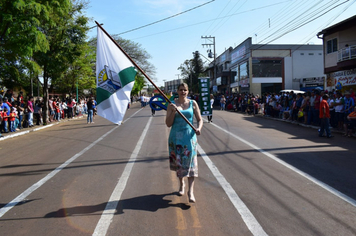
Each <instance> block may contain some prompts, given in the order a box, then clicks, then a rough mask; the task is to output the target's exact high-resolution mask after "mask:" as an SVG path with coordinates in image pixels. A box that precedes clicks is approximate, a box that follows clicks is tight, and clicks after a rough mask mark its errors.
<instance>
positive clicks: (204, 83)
mask: <svg viewBox="0 0 356 236" xmlns="http://www.w3.org/2000/svg"><path fill="white" fill-rule="evenodd" d="M209 90H210V79H209V78H205V77H204V78H199V94H200V96H199V98H200V99H199V108H200V112H201V115H202V116H210V115H211V114H212V113H211V105H210V92H209Z"/></svg>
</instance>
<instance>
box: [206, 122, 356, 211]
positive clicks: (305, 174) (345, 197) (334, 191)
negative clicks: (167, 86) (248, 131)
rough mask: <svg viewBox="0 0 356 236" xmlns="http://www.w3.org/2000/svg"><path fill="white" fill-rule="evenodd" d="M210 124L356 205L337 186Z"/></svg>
mask: <svg viewBox="0 0 356 236" xmlns="http://www.w3.org/2000/svg"><path fill="white" fill-rule="evenodd" d="M210 124H211V125H213V126H215V127H216V128H218V129H220V130H221V131H223V132H225V133H227V134H229V135H230V136H232V137H234V138H236V139H237V140H239V141H241V142H243V143H245V144H247V145H248V146H250V147H252V148H253V149H255V150H257V151H259V152H260V153H262V154H264V155H266V156H267V157H269V158H271V159H272V160H274V161H276V162H278V163H279V164H281V165H283V166H285V167H287V168H289V169H290V170H292V171H294V172H296V173H298V174H299V175H301V176H303V177H304V178H306V179H308V180H310V181H311V182H313V183H315V184H316V185H318V186H320V187H322V188H323V189H325V190H327V191H328V192H330V193H332V194H334V195H335V196H337V197H339V198H340V199H342V200H344V201H345V202H347V203H349V204H351V205H352V206H354V207H356V200H355V199H353V198H351V197H349V196H347V195H346V194H343V193H342V192H340V191H338V190H336V189H335V188H333V187H331V186H329V185H327V184H325V183H324V182H322V181H320V180H318V179H316V178H314V177H313V176H311V175H309V174H307V173H305V172H303V171H301V170H299V169H297V168H295V167H294V166H292V165H290V164H288V163H286V162H284V161H282V160H281V159H279V158H278V157H276V156H275V155H273V154H271V153H269V152H267V151H265V150H263V149H261V148H259V147H257V146H256V145H254V144H252V143H250V142H248V141H246V140H245V139H243V138H241V137H239V136H237V135H235V134H233V133H231V132H229V131H227V130H225V129H223V128H221V127H220V126H218V125H216V124H214V123H210Z"/></svg>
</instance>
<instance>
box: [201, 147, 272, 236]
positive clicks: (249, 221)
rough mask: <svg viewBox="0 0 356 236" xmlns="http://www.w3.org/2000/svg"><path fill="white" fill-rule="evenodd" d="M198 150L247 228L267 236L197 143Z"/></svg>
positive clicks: (254, 233) (254, 232)
mask: <svg viewBox="0 0 356 236" xmlns="http://www.w3.org/2000/svg"><path fill="white" fill-rule="evenodd" d="M198 152H199V154H200V155H201V157H202V158H203V160H204V161H205V163H206V164H207V166H208V167H209V169H210V171H211V172H212V173H213V175H214V176H215V178H216V179H217V181H218V182H219V184H220V185H221V187H222V188H223V189H224V191H225V193H226V195H227V196H228V197H229V199H230V201H231V203H232V204H233V205H234V207H235V208H236V210H237V211H238V212H239V213H240V215H241V217H242V219H243V221H244V222H245V224H246V226H247V228H248V229H249V230H250V232H251V233H252V234H253V235H255V236H267V235H268V234H267V233H266V232H265V231H264V230H263V228H262V226H261V225H260V224H259V223H258V221H257V220H256V218H255V217H254V215H253V214H252V213H251V211H250V210H249V209H248V208H247V206H246V205H245V203H244V202H243V201H242V200H241V198H240V197H239V196H238V195H237V193H236V192H235V190H234V189H233V187H232V186H231V185H230V183H229V182H227V180H226V179H225V177H224V176H223V175H222V174H221V173H220V171H219V170H218V168H217V167H216V166H215V164H214V163H213V162H212V161H211V160H210V158H209V157H208V155H206V153H205V151H204V150H203V149H202V148H201V147H200V145H199V144H198Z"/></svg>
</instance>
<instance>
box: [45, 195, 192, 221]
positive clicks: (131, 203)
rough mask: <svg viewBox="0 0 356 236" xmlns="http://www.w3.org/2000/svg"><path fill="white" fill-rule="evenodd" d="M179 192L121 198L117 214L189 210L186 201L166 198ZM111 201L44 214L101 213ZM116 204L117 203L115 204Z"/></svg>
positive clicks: (79, 214) (50, 215) (66, 215)
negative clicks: (180, 201)
mask: <svg viewBox="0 0 356 236" xmlns="http://www.w3.org/2000/svg"><path fill="white" fill-rule="evenodd" d="M176 194H177V193H168V194H159V195H157V194H151V195H145V196H140V197H134V198H128V199H123V200H120V201H119V203H118V204H117V208H116V213H115V214H123V213H124V211H125V210H137V211H149V212H156V211H158V210H160V209H165V208H168V207H177V208H180V209H182V210H188V209H189V208H190V206H189V205H187V204H185V203H176V204H172V203H171V202H172V201H171V200H166V199H164V198H165V197H166V196H171V195H176ZM108 204H109V203H101V204H98V205H92V206H77V207H69V208H62V209H59V210H58V211H54V212H50V213H48V214H46V215H45V216H44V218H61V217H68V216H82V215H88V214H92V213H96V212H97V213H101V212H102V211H104V210H105V208H106V206H107V205H108ZM115 205H116V204H115Z"/></svg>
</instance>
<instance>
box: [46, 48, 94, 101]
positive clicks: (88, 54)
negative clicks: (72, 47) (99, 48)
mask: <svg viewBox="0 0 356 236" xmlns="http://www.w3.org/2000/svg"><path fill="white" fill-rule="evenodd" d="M82 47H83V48H82V50H81V55H80V56H79V57H78V58H77V59H76V60H75V61H74V62H73V63H72V64H71V65H70V66H69V68H68V70H67V71H66V72H65V73H63V76H62V77H60V78H58V79H56V80H55V81H53V83H52V85H53V86H55V87H57V88H58V89H56V91H58V92H60V93H69V94H70V95H72V94H75V93H76V87H77V83H78V87H79V88H80V89H81V92H80V93H83V90H84V89H87V90H90V91H95V88H96V83H95V71H94V70H93V68H95V49H93V48H92V47H91V46H90V45H89V44H83V45H82Z"/></svg>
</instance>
